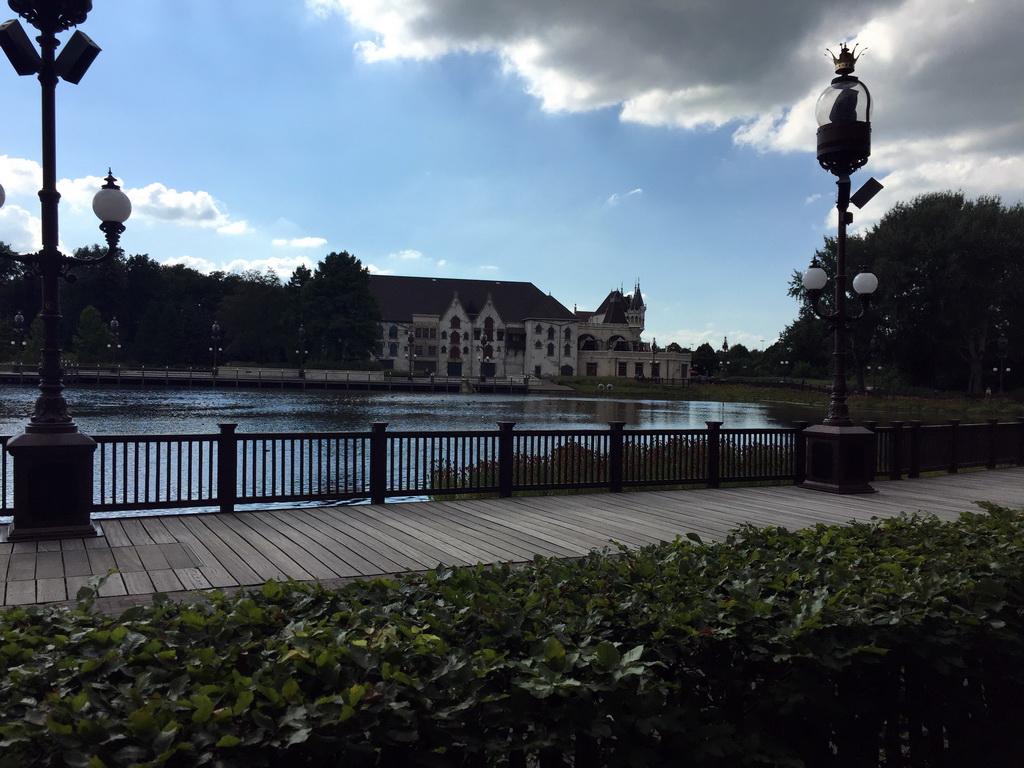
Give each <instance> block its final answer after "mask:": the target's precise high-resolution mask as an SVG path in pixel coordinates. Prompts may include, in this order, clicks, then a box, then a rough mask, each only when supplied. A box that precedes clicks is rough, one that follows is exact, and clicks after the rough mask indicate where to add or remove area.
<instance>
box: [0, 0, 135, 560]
mask: <svg viewBox="0 0 1024 768" xmlns="http://www.w3.org/2000/svg"><path fill="white" fill-rule="evenodd" d="M8 5H9V6H10V7H11V8H12V9H13V10H14V11H15V12H16V13H17V14H18V15H19V16H21V17H22V18H23V19H25V21H27V22H28V23H29V24H30V25H32V26H33V27H35V28H36V29H37V30H39V33H40V34H39V36H38V37H37V38H36V40H37V41H38V43H39V48H40V49H39V51H37V50H36V48H35V46H33V45H32V42H31V41H30V40H29V37H28V35H27V34H26V33H25V30H24V28H23V27H22V26H21V22H19V21H18V20H17V19H14V20H11V21H7V22H4V23H3V24H0V48H3V51H4V53H5V54H7V58H8V59H10V61H11V64H13V65H14V69H15V71H16V72H17V73H18V74H19V75H38V77H39V84H40V86H41V90H42V121H41V122H42V171H43V188H42V189H41V190H40V192H39V201H40V216H39V218H40V224H41V230H42V246H43V247H42V250H40V251H39V252H38V253H32V254H13V253H7V254H4V256H5V257H6V258H10V259H14V260H15V261H19V262H21V263H22V264H24V265H26V266H27V267H28V271H29V274H33V275H37V276H38V277H39V278H40V283H41V286H42V303H41V309H40V312H39V317H40V319H41V320H42V326H43V341H42V354H41V359H40V364H39V392H40V394H39V397H38V399H37V400H36V404H35V410H34V411H33V413H32V416H31V418H30V420H29V423H28V425H27V426H26V427H25V431H24V433H22V434H20V435H17V436H15V437H14V438H12V439H11V440H10V441H9V442H8V444H7V448H8V450H9V451H10V453H11V455H12V456H13V457H14V522H13V524H12V526H11V528H10V529H9V530H8V533H7V536H8V538H9V539H13V540H18V539H41V538H63V537H68V536H76V537H80V536H95V535H97V533H98V531H97V530H96V528H95V527H94V526H93V524H92V522H91V519H90V513H91V510H92V495H93V494H92V491H93V475H92V454H93V452H94V451H95V450H96V442H95V441H94V440H93V439H92V438H91V437H88V436H87V435H84V434H82V433H80V432H79V431H78V427H77V426H76V425H75V423H74V421H73V420H72V418H71V415H70V414H69V413H68V407H67V402H66V401H65V399H64V396H63V394H62V393H63V391H64V369H63V368H62V366H61V357H60V352H61V350H60V324H61V313H60V291H59V286H60V278H62V277H63V278H65V279H66V280H68V282H72V281H73V280H74V275H72V274H69V272H70V270H71V269H73V268H74V267H77V266H88V265H92V264H97V263H99V262H102V261H105V260H107V259H109V258H111V257H113V256H114V254H115V253H117V250H118V249H117V245H118V241H119V240H120V236H121V233H122V232H124V222H125V221H126V220H127V219H128V217H129V216H130V215H131V210H132V206H131V201H129V200H128V196H127V195H125V194H124V193H123V192H122V191H121V189H120V188H119V187H118V186H117V184H116V183H115V179H114V176H113V174H112V173H108V175H107V178H106V180H105V181H106V184H105V185H104V186H103V188H102V189H100V190H99V192H97V194H96V196H95V197H94V198H93V203H92V208H93V212H94V213H95V214H96V216H97V217H98V218H99V219H100V221H101V222H102V223H101V224H100V229H101V230H102V231H103V234H104V235H105V237H106V241H107V252H106V253H105V254H103V255H102V256H99V257H97V258H80V257H76V256H67V255H65V254H63V253H61V252H60V250H59V248H58V246H59V240H60V238H59V234H58V224H57V214H58V203H59V201H60V193H59V192H58V191H57V140H56V135H57V120H56V90H57V81H58V79H61V78H62V79H64V80H65V81H67V82H69V83H78V82H79V81H80V80H81V79H82V76H83V75H84V74H85V72H86V70H87V69H88V68H89V65H90V64H91V63H92V61H93V59H95V58H96V56H97V55H98V54H99V51H100V49H99V47H98V46H97V45H96V44H95V43H93V41H92V40H90V39H89V37H88V36H87V35H85V34H84V33H82V32H81V31H76V32H75V33H74V34H73V35H72V36H71V37H70V39H69V40H68V41H67V44H66V45H65V46H64V50H63V51H62V52H61V54H60V56H57V55H56V51H57V47H58V46H59V45H60V42H59V41H58V40H57V33H58V32H64V31H66V30H68V29H70V28H71V27H74V26H77V25H79V24H81V23H83V22H84V21H85V19H86V16H87V15H88V13H89V11H90V10H92V0H9V2H8ZM19 119H20V118H19ZM4 197H5V196H4V194H3V192H2V190H0V204H2V202H3V199H4Z"/></svg>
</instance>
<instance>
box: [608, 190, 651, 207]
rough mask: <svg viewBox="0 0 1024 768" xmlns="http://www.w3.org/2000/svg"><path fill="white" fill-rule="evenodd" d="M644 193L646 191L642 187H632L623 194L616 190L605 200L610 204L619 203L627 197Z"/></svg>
mask: <svg viewBox="0 0 1024 768" xmlns="http://www.w3.org/2000/svg"><path fill="white" fill-rule="evenodd" d="M643 193H644V191H643V190H642V189H631V190H630V191H629V192H626V193H625V194H623V195H620V194H619V193H618V192H615V193H614V194H612V196H611V197H609V198H608V199H607V200H606V201H605V202H606V203H607V204H608V205H618V204H619V203H620V202H622V201H623V200H625V199H626V198H627V197H636V196H637V195H642V194H643Z"/></svg>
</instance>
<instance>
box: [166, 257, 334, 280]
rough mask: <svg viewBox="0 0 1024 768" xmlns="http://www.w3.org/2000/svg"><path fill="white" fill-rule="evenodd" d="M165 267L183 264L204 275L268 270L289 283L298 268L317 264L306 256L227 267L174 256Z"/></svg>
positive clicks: (249, 261)
mask: <svg viewBox="0 0 1024 768" xmlns="http://www.w3.org/2000/svg"><path fill="white" fill-rule="evenodd" d="M161 263H162V264H163V265H164V266H167V267H171V266H174V265H175V264H182V265H184V266H186V267H188V268H189V269H194V270H196V271H198V272H202V273H203V274H206V275H208V274H210V273H211V272H236V273H239V274H241V273H244V272H258V273H259V274H263V273H265V272H266V271H267V270H270V271H271V272H274V273H276V274H277V276H278V277H280V278H281V280H282V281H287V280H288V278H289V277H291V275H292V273H293V272H294V271H295V269H296V268H297V267H300V266H303V267H308V268H309V269H311V270H312V269H314V268H315V267H316V264H314V263H313V261H311V260H310V259H309V258H307V257H306V256H291V257H270V258H266V259H234V260H233V261H231V262H229V263H228V264H226V265H222V264H215V263H213V262H212V261H210V260H208V259H201V258H197V257H195V256H173V257H171V258H169V259H165V260H164V261H163V262H161Z"/></svg>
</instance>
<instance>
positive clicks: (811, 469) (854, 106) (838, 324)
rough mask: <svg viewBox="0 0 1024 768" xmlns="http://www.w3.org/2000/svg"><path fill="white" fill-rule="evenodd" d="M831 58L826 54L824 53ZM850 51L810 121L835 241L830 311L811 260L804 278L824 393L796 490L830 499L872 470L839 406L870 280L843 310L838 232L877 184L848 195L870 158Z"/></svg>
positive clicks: (865, 481) (857, 282) (821, 274)
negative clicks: (825, 378)
mask: <svg viewBox="0 0 1024 768" xmlns="http://www.w3.org/2000/svg"><path fill="white" fill-rule="evenodd" d="M830 53H831V51H830ZM857 59H858V54H857V53H856V47H854V49H853V50H850V49H849V48H848V47H847V45H846V43H843V44H842V47H841V48H840V52H839V55H838V56H836V55H835V54H832V61H833V64H834V65H835V73H836V77H835V78H834V79H833V80H832V82H831V83H829V86H828V87H827V88H826V89H825V90H824V91H823V92H822V94H821V96H819V97H818V102H817V105H816V106H815V116H816V118H817V121H818V163H819V164H820V165H821V167H822V168H824V169H825V170H826V171H828V172H830V173H832V174H834V175H835V176H836V186H837V188H838V195H837V201H836V208H837V209H838V211H839V229H838V234H837V237H836V274H835V275H834V278H833V287H834V292H833V298H832V305H831V307H830V308H828V309H827V310H826V309H823V308H822V306H821V304H820V300H821V296H822V292H823V290H824V288H825V285H826V284H827V282H828V275H827V274H826V273H825V270H824V269H822V268H821V265H820V264H819V263H818V261H817V259H814V260H812V261H811V266H810V267H809V268H808V269H807V271H806V272H804V275H803V284H804V288H806V289H807V294H808V297H809V299H810V303H811V309H812V310H813V311H814V313H815V314H816V315H817V316H818V317H820V318H821V319H823V320H824V321H825V322H827V323H828V324H829V326H830V327H831V328H832V331H833V347H834V349H833V353H832V354H833V368H832V390H831V398H830V402H829V408H828V415H827V416H826V418H825V420H824V421H823V422H822V424H820V425H815V426H812V427H809V428H808V429H806V430H805V431H804V434H805V436H806V438H807V467H806V470H807V471H806V478H807V479H806V480H805V481H804V483H803V486H804V487H806V488H812V489H814V490H822V491H829V492H831V493H871V492H873V491H874V490H875V489H874V488H872V487H871V479H872V477H873V475H874V466H875V455H874V454H875V435H874V433H873V432H872V431H871V430H869V429H867V428H865V427H861V426H857V425H856V424H855V423H854V421H853V419H851V418H850V412H849V408H848V407H847V403H846V395H847V390H846V350H847V345H848V340H849V331H850V327H851V325H852V323H853V322H854V321H856V320H857V319H858V318H860V317H861V316H862V315H863V314H864V311H865V309H866V307H867V304H868V301H869V300H870V297H871V294H872V293H874V292H875V290H876V289H877V288H878V279H877V278H876V277H875V276H874V275H873V274H872V273H871V272H869V271H867V270H866V269H864V270H862V271H861V272H860V273H859V274H857V276H856V277H854V279H853V284H852V287H853V290H854V292H855V293H856V294H857V295H858V296H859V298H860V306H859V307H858V308H857V309H856V311H850V310H849V309H848V308H847V280H848V278H847V274H846V227H847V225H849V224H850V223H852V222H853V214H851V213H850V212H849V207H850V203H851V202H852V203H853V204H854V205H856V206H857V207H858V208H860V207H862V206H863V205H865V204H866V203H867V202H868V201H869V200H870V199H871V198H872V197H874V196H875V195H876V194H877V193H878V191H879V190H881V189H882V185H881V184H880V183H878V182H877V181H875V180H874V179H869V180H868V182H867V183H866V184H865V185H864V186H863V187H862V188H861V189H859V190H858V191H857V193H856V194H854V195H852V196H851V194H850V174H851V173H853V172H854V171H856V170H857V169H858V168H861V167H863V166H864V164H865V163H867V161H868V158H869V157H870V156H871V93H870V92H869V91H868V89H867V87H866V86H865V85H864V83H862V82H861V81H860V80H859V79H858V78H857V77H856V76H854V74H853V72H854V67H855V65H856V62H857Z"/></svg>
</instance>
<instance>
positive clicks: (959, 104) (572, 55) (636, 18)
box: [307, 0, 1024, 204]
mask: <svg viewBox="0 0 1024 768" xmlns="http://www.w3.org/2000/svg"><path fill="white" fill-rule="evenodd" d="M307 6H308V7H309V8H310V9H311V10H312V11H314V12H315V13H317V14H319V15H321V16H325V17H326V16H328V15H330V14H331V13H339V14H342V15H343V16H344V17H345V18H346V19H347V20H348V22H349V23H350V24H352V25H353V26H354V27H355V28H357V29H358V30H363V31H365V32H366V39H365V40H364V41H363V42H362V43H361V44H360V46H359V50H360V52H361V53H362V55H363V57H364V58H365V59H366V60H367V61H382V60H396V59H403V58H406V59H418V60H422V59H432V58H438V57H441V56H445V55H448V54H451V53H456V52H472V53H487V54H490V55H492V56H494V57H496V58H497V59H498V60H499V61H500V62H501V63H502V65H503V67H504V69H505V71H506V72H507V73H508V74H509V75H510V76H513V77H516V78H519V79H520V80H521V81H522V83H523V88H524V89H525V90H526V91H527V92H528V93H530V94H532V95H533V96H535V97H536V98H537V99H538V100H539V101H540V103H541V105H542V107H543V108H544V109H545V110H548V111H552V112H556V111H586V110H593V109H598V108H604V107H609V106H618V107H619V108H620V110H621V111H620V116H621V119H622V120H624V121H632V122H637V123H642V124H645V125H652V126H668V127H675V128H680V129H684V130H707V129H717V128H721V127H723V126H731V130H732V135H733V141H734V142H735V143H736V144H737V145H739V146H743V147H749V148H751V149H754V150H756V151H759V152H794V151H799V152H811V151H813V150H814V133H815V130H816V125H815V123H814V118H813V112H814V110H813V107H814V103H815V101H816V100H817V98H818V95H819V94H820V92H821V91H822V90H823V89H824V87H825V86H826V85H827V83H828V80H829V78H830V77H831V76H832V72H831V69H830V66H829V65H830V61H829V59H828V58H826V55H825V48H826V47H829V48H831V49H832V50H836V49H837V46H838V45H839V43H840V42H843V41H844V40H847V41H850V42H851V43H854V42H856V43H859V44H860V47H861V49H864V48H867V52H866V54H865V55H864V56H863V58H862V59H861V61H860V63H859V65H858V73H857V74H858V75H859V76H861V77H862V78H863V79H864V82H865V83H866V84H868V86H869V88H870V89H871V91H872V94H873V96H874V106H875V113H874V118H873V128H874V135H873V142H874V154H873V157H872V160H871V163H870V165H869V167H868V169H867V170H868V171H869V172H872V173H874V174H875V175H880V174H888V175H890V177H891V184H892V186H893V187H894V188H896V189H901V190H905V191H907V192H910V191H913V190H929V191H930V190H936V189H945V188H959V189H963V190H964V191H965V193H967V194H969V195H977V194H1001V195H1003V196H1004V197H1006V198H1009V199H1010V200H1011V201H1012V200H1016V199H1019V198H1020V197H1022V196H1024V174H1022V173H1020V167H1021V164H1022V163H1024V113H1022V112H1021V110H1020V95H1021V87H1020V84H1019V70H1020V66H1019V62H1017V49H1018V46H1017V40H1018V38H1019V33H1020V31H1021V30H1022V29H1024V3H1019V2H1013V1H1012V0H975V1H974V2H970V3H965V2H963V0H850V2H846V3H843V4H835V3H821V2H818V1H817V0H787V1H786V2H781V3H754V4H750V3H745V4H742V5H740V4H738V3H736V2H728V1H724V2H718V3H693V2H676V3H664V2H656V0H636V1H635V2H632V3H594V2H593V1H592V0H561V1H560V2H558V3H551V2H541V0H523V2H518V3H510V2H507V0H307ZM953 155H956V156H957V157H955V158H954V157H953ZM613 198H614V202H617V201H618V199H619V198H617V197H615V196H613ZM900 199H904V198H902V197H901V198H900ZM609 202H610V203H613V200H612V199H610V200H609ZM613 204H614V203H613Z"/></svg>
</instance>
